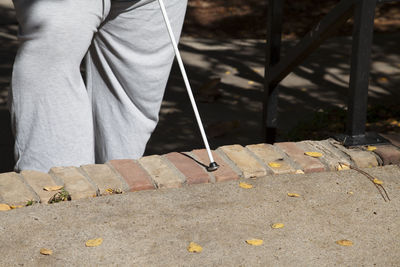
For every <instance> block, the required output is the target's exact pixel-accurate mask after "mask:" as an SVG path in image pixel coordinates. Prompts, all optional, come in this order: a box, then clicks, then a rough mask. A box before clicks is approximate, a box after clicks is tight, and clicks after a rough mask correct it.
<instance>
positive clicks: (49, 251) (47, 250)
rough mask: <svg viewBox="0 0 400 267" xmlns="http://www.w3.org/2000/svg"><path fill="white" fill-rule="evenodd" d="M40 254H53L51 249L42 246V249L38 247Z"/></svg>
mask: <svg viewBox="0 0 400 267" xmlns="http://www.w3.org/2000/svg"><path fill="white" fill-rule="evenodd" d="M40 254H42V255H51V254H53V251H52V250H51V249H47V248H42V249H40Z"/></svg>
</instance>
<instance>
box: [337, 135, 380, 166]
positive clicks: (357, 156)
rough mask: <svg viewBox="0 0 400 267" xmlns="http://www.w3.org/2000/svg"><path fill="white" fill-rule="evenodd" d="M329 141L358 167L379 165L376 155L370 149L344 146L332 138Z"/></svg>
mask: <svg viewBox="0 0 400 267" xmlns="http://www.w3.org/2000/svg"><path fill="white" fill-rule="evenodd" d="M330 143H331V144H332V145H333V146H334V147H336V148H338V149H340V150H341V151H343V152H344V153H345V154H347V155H348V156H350V158H351V160H352V161H353V162H354V164H355V165H356V167H358V168H371V167H376V166H378V165H379V164H378V161H377V159H376V156H375V155H374V154H373V153H372V152H370V151H365V150H362V149H361V148H345V147H344V146H342V145H340V144H338V143H337V142H336V141H333V140H331V141H330Z"/></svg>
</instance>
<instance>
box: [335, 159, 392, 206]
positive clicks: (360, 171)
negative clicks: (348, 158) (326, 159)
mask: <svg viewBox="0 0 400 267" xmlns="http://www.w3.org/2000/svg"><path fill="white" fill-rule="evenodd" d="M339 164H340V165H345V166H347V167H349V168H350V169H353V170H355V171H358V172H359V173H361V174H363V175H365V176H366V177H367V178H368V179H369V180H370V181H371V182H372V183H373V184H374V185H375V187H376V188H377V189H378V191H379V193H380V194H381V196H382V198H383V200H385V202H387V201H388V200H389V201H390V198H389V195H388V193H387V192H386V189H385V188H384V187H383V185H381V184H376V183H374V180H375V178H374V177H373V176H372V175H371V174H369V173H367V172H365V171H363V170H360V169H359V168H357V167H354V166H351V165H349V164H346V163H342V162H339ZM382 191H383V192H382ZM384 193H385V194H384ZM385 196H386V198H387V200H386V198H385Z"/></svg>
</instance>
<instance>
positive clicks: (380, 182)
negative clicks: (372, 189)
mask: <svg viewBox="0 0 400 267" xmlns="http://www.w3.org/2000/svg"><path fill="white" fill-rule="evenodd" d="M373 182H374V184H383V181H381V180H379V179H376V178H375V179H374V180H373Z"/></svg>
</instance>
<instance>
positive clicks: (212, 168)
mask: <svg viewBox="0 0 400 267" xmlns="http://www.w3.org/2000/svg"><path fill="white" fill-rule="evenodd" d="M218 168H219V165H218V164H217V163H216V162H211V163H210V166H208V167H207V171H209V172H213V171H216V170H218Z"/></svg>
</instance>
